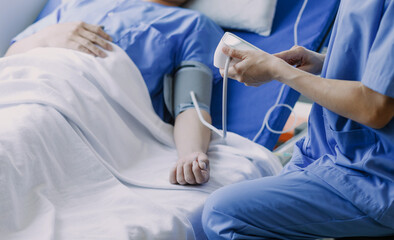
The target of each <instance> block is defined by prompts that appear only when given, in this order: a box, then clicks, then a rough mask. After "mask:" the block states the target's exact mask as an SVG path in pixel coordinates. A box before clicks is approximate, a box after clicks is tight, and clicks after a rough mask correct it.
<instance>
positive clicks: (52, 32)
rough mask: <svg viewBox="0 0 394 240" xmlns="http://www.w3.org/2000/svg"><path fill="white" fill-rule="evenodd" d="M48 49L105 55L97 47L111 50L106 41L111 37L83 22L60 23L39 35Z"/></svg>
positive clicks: (100, 29) (99, 28)
mask: <svg viewBox="0 0 394 240" xmlns="http://www.w3.org/2000/svg"><path fill="white" fill-rule="evenodd" d="M40 34H41V37H42V38H43V39H44V41H45V43H46V46H48V47H63V48H69V49H74V50H78V51H81V52H84V53H87V54H90V55H93V56H95V57H97V56H100V57H106V56H107V55H106V54H105V52H104V51H103V50H101V49H100V48H99V47H101V48H104V49H107V50H112V47H111V45H110V44H109V43H108V42H107V41H112V39H111V37H110V36H109V35H108V34H107V33H105V32H104V31H103V29H102V28H101V27H100V26H97V25H91V24H87V23H84V22H69V23H60V24H56V25H52V26H49V27H47V28H45V29H43V30H42V32H41V33H40Z"/></svg>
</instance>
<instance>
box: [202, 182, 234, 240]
mask: <svg viewBox="0 0 394 240" xmlns="http://www.w3.org/2000/svg"><path fill="white" fill-rule="evenodd" d="M226 191H227V190H226V189H219V190H217V191H215V192H214V193H212V194H211V195H210V196H209V197H208V199H207V200H206V202H205V205H204V210H203V214H202V225H203V228H204V231H205V234H206V235H207V237H208V238H209V239H230V238H231V235H232V233H231V228H232V227H231V225H229V224H228V223H231V220H230V219H231V218H233V216H231V212H230V211H229V210H231V209H233V207H232V206H230V205H231V203H230V201H229V199H227V198H226V197H225V196H226V195H227V194H226ZM224 227H225V228H227V229H223V228H224Z"/></svg>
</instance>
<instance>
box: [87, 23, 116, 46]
mask: <svg viewBox="0 0 394 240" xmlns="http://www.w3.org/2000/svg"><path fill="white" fill-rule="evenodd" d="M82 26H83V27H84V28H85V29H87V30H89V31H90V32H92V33H96V34H98V35H99V36H100V37H102V38H104V39H106V40H108V41H111V42H112V38H111V36H109V35H108V34H107V33H106V32H104V30H103V28H102V27H101V26H98V25H92V24H88V23H82Z"/></svg>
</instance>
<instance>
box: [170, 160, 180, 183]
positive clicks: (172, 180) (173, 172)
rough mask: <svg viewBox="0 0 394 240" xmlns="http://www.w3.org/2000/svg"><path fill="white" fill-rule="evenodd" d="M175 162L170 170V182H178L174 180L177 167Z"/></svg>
mask: <svg viewBox="0 0 394 240" xmlns="http://www.w3.org/2000/svg"><path fill="white" fill-rule="evenodd" d="M177 166H178V165H177V164H175V165H174V167H173V168H172V169H171V171H170V183H172V184H177V183H178V182H177V181H176V169H177Z"/></svg>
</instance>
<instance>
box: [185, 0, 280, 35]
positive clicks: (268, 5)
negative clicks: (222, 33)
mask: <svg viewBox="0 0 394 240" xmlns="http://www.w3.org/2000/svg"><path fill="white" fill-rule="evenodd" d="M276 2H277V0H190V1H189V2H188V3H187V4H186V5H185V7H186V8H190V9H194V10H197V11H200V12H202V13H204V14H205V15H206V16H208V17H209V18H211V19H212V20H213V21H215V22H216V23H217V24H218V25H219V26H221V27H223V28H230V29H239V30H246V31H250V32H255V33H258V34H260V35H263V36H268V35H270V33H271V27H272V22H273V19H274V15H275V8H276Z"/></svg>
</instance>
